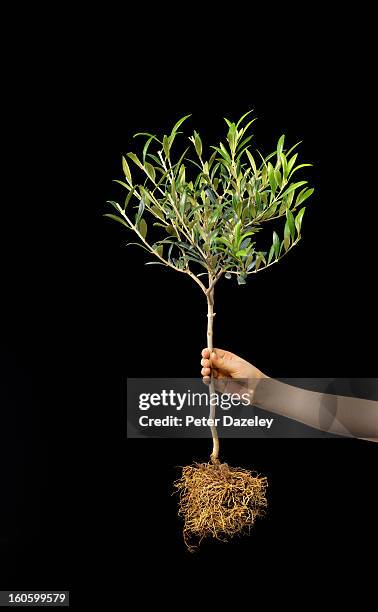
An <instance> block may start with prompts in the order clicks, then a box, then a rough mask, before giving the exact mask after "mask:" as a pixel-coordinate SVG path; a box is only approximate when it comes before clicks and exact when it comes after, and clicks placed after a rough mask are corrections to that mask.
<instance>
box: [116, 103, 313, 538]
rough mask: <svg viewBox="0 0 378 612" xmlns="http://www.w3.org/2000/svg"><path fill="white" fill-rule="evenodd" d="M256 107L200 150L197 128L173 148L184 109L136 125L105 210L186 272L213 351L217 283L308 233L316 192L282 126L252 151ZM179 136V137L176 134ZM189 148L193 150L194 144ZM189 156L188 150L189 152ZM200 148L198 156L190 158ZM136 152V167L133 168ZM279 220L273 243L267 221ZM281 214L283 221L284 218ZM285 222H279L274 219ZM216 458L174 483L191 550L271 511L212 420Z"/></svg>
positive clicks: (269, 261) (246, 271)
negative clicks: (149, 129) (223, 456)
mask: <svg viewBox="0 0 378 612" xmlns="http://www.w3.org/2000/svg"><path fill="white" fill-rule="evenodd" d="M251 113H252V111H248V112H247V113H245V114H244V115H243V116H242V117H241V118H240V119H239V121H237V122H232V121H230V120H228V119H225V122H226V124H227V135H226V140H225V142H220V143H219V145H218V146H211V147H210V150H211V151H210V152H209V155H210V156H205V154H204V152H203V145H202V140H201V137H200V135H199V133H198V132H196V131H194V132H193V134H192V135H191V136H190V137H189V142H190V144H189V146H188V147H187V148H186V149H185V150H184V151H182V152H181V154H179V153H178V152H176V151H175V152H174V150H175V149H176V143H177V140H178V138H177V137H178V136H179V135H181V134H182V132H181V131H179V129H180V127H181V125H182V124H183V123H184V121H186V120H187V119H188V117H190V115H187V116H185V117H182V118H181V119H180V120H179V121H177V123H176V124H175V125H174V127H173V129H172V131H171V132H170V134H169V135H164V136H163V137H162V138H158V136H157V135H155V134H149V133H145V132H143V133H138V134H135V137H143V138H144V139H145V143H144V146H143V150H142V151H141V154H140V155H139V156H137V155H136V154H135V153H127V155H126V157H123V158H122V164H123V173H124V176H125V179H124V180H122V181H121V180H117V181H116V182H117V183H120V184H121V185H122V187H123V188H124V189H126V191H127V194H126V199H125V201H124V203H123V204H119V203H118V202H115V201H109V202H108V203H109V204H110V205H111V206H113V208H114V209H115V214H114V213H111V214H110V213H108V214H106V216H107V217H110V218H111V219H114V220H115V221H117V222H119V223H121V224H122V225H123V226H124V227H125V228H127V229H128V230H130V231H131V232H132V233H134V234H135V235H136V236H137V237H138V239H139V240H138V242H136V243H134V242H131V243H129V244H137V245H138V246H140V247H142V248H143V249H144V250H145V251H147V253H148V254H149V255H150V256H152V258H153V259H152V261H148V262H147V265H149V264H160V265H162V266H164V267H167V268H172V269H173V270H176V271H177V272H180V273H182V274H186V275H187V276H189V277H190V278H191V279H192V280H193V281H194V282H195V283H196V285H197V286H198V287H199V288H200V289H201V291H202V292H203V294H204V296H205V298H206V303H207V347H208V348H209V350H210V353H211V351H212V350H213V322H214V316H215V311H214V305H215V301H214V295H215V287H216V285H217V283H218V282H219V280H220V279H221V277H223V276H224V277H225V278H226V279H232V278H234V279H236V281H237V283H238V284H239V285H244V284H245V283H246V281H247V279H248V277H249V276H251V275H253V274H257V273H259V272H262V270H265V269H266V268H269V267H270V266H272V265H274V264H276V263H277V262H278V261H280V260H281V259H282V258H283V257H284V256H285V255H286V254H287V253H289V252H290V251H291V249H292V248H293V247H294V246H295V245H296V244H297V243H298V242H299V240H300V238H301V227H302V219H303V214H304V212H305V207H304V206H303V204H304V203H305V201H306V200H307V198H309V196H311V194H312V193H313V191H314V190H313V189H312V188H309V187H308V184H307V181H306V180H296V177H297V176H298V175H297V174H296V172H297V171H298V170H300V169H302V168H304V167H306V166H310V165H311V164H304V163H301V164H297V156H298V153H297V152H296V151H295V150H296V148H297V146H298V145H299V144H300V143H297V144H295V145H294V146H292V147H290V148H289V149H287V148H286V147H285V135H282V136H281V137H280V138H279V140H278V143H277V146H276V148H275V150H274V151H273V152H272V153H270V154H269V155H268V156H266V157H264V156H263V155H262V154H261V153H260V152H259V151H255V152H254V153H252V151H251V139H252V137H253V134H252V133H251V126H252V124H253V122H254V121H255V118H251ZM176 139H177V140H176ZM189 150H191V153H189ZM189 155H191V156H189ZM193 155H194V159H193ZM128 160H131V161H132V162H133V164H134V165H135V166H136V172H137V173H139V176H138V177H137V179H138V180H136V178H135V173H132V172H131V169H130V166H129V162H128ZM274 220H278V221H277V223H276V224H274V226H275V227H276V229H274V230H273V232H272V234H271V236H272V237H271V239H270V240H269V242H268V246H265V245H266V244H267V236H266V232H264V231H262V230H264V228H265V227H266V225H267V224H268V223H270V222H271V221H274ZM280 223H282V227H281V230H279V229H278V225H279V224H280ZM277 224H278V225H277ZM215 391H216V390H215V381H214V377H213V375H211V378H210V384H209V393H210V415H209V418H210V419H211V420H213V421H214V419H215V402H214V401H213V402H212V401H211V398H214V394H215ZM211 434H212V443H213V446H212V452H211V455H210V461H209V462H207V463H197V464H194V465H191V466H186V467H185V468H184V469H183V473H182V477H181V478H180V479H179V480H178V481H177V482H176V483H175V486H176V488H177V490H178V492H179V494H180V513H181V514H182V515H183V517H184V537H185V542H186V543H187V545H188V547H189V548H190V549H191V550H192V549H193V548H194V544H193V541H194V542H196V541H197V542H198V541H201V540H202V539H203V538H204V537H206V536H213V537H216V538H218V539H221V540H224V539H228V538H229V537H232V536H233V535H235V534H236V533H240V532H243V531H245V530H246V528H250V527H251V526H252V525H253V524H254V521H255V519H256V517H257V516H260V515H262V514H264V509H265V507H266V503H267V502H266V496H265V490H266V487H267V480H266V478H265V477H261V476H259V475H258V474H252V473H251V472H249V471H247V470H243V469H241V468H232V467H229V466H228V465H227V464H226V463H223V464H222V463H221V462H220V460H219V439H218V433H217V429H216V427H215V426H214V425H211Z"/></svg>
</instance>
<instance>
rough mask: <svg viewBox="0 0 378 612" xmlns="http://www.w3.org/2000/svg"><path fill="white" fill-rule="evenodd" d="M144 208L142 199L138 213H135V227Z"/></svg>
mask: <svg viewBox="0 0 378 612" xmlns="http://www.w3.org/2000/svg"><path fill="white" fill-rule="evenodd" d="M144 206H145V204H144V199H143V198H142V199H141V200H140V201H139V206H138V212H137V214H136V215H135V225H138V223H139V221H140V218H141V216H142V215H143V212H144Z"/></svg>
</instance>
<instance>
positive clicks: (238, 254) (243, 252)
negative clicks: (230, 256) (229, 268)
mask: <svg viewBox="0 0 378 612" xmlns="http://www.w3.org/2000/svg"><path fill="white" fill-rule="evenodd" d="M235 255H236V257H245V256H246V255H248V249H241V250H240V251H237V252H236V253H235Z"/></svg>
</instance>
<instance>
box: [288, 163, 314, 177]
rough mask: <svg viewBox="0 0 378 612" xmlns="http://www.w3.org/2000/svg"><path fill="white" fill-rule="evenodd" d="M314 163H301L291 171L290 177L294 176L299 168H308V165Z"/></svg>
mask: <svg viewBox="0 0 378 612" xmlns="http://www.w3.org/2000/svg"><path fill="white" fill-rule="evenodd" d="M312 165H313V164H299V166H296V167H295V168H293V170H292V171H291V172H290V177H292V176H293V174H294V172H296V171H297V170H299V169H300V168H306V167H307V166H312Z"/></svg>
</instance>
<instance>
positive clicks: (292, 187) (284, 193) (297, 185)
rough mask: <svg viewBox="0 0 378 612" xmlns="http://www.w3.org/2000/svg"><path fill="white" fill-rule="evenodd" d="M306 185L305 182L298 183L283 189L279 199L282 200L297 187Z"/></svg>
mask: <svg viewBox="0 0 378 612" xmlns="http://www.w3.org/2000/svg"><path fill="white" fill-rule="evenodd" d="M306 184H307V181H299V183H293V184H292V185H289V187H288V188H287V189H285V191H284V192H283V193H282V194H281V197H282V198H284V197H285V196H287V195H288V194H289V193H291V192H292V191H294V189H297V188H298V187H301V186H302V185H306Z"/></svg>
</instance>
